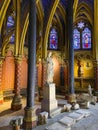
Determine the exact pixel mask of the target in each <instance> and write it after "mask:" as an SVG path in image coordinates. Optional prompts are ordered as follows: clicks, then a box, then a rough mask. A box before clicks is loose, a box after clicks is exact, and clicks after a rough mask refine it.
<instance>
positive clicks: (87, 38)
mask: <svg viewBox="0 0 98 130" xmlns="http://www.w3.org/2000/svg"><path fill="white" fill-rule="evenodd" d="M82 48H83V49H90V48H91V30H90V29H89V28H85V29H84V31H83V32H82Z"/></svg>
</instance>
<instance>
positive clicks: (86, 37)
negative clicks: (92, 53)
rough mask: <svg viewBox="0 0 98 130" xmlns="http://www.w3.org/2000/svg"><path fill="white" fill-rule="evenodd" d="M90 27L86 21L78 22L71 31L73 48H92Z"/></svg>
mask: <svg viewBox="0 0 98 130" xmlns="http://www.w3.org/2000/svg"><path fill="white" fill-rule="evenodd" d="M91 35H92V34H91V28H90V26H89V25H88V24H87V23H84V22H79V23H78V24H77V25H76V26H75V27H74V31H73V43H74V49H75V50H78V49H79V50H80V49H82V50H86V49H91V48H92V44H91V43H92V39H91Z"/></svg>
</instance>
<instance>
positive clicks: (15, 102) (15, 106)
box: [11, 95, 22, 111]
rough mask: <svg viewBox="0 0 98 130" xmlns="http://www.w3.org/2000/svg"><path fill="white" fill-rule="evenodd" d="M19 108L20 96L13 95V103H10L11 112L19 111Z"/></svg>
mask: <svg viewBox="0 0 98 130" xmlns="http://www.w3.org/2000/svg"><path fill="white" fill-rule="evenodd" d="M21 108H22V103H21V96H20V95H18V96H16V95H15V96H14V97H13V101H12V104H11V110H14V111H17V110H20V109H21Z"/></svg>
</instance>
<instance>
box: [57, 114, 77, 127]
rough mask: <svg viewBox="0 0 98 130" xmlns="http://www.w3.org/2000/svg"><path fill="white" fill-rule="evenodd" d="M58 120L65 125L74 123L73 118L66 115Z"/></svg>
mask: <svg viewBox="0 0 98 130" xmlns="http://www.w3.org/2000/svg"><path fill="white" fill-rule="evenodd" d="M59 122H60V123H62V124H64V125H66V126H72V125H73V124H75V120H74V119H72V118H71V117H68V116H65V117H64V118H62V119H61V120H59Z"/></svg>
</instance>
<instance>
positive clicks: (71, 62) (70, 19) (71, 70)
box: [68, 0, 74, 94]
mask: <svg viewBox="0 0 98 130" xmlns="http://www.w3.org/2000/svg"><path fill="white" fill-rule="evenodd" d="M68 40H69V93H70V94H74V45H73V0H68Z"/></svg>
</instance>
